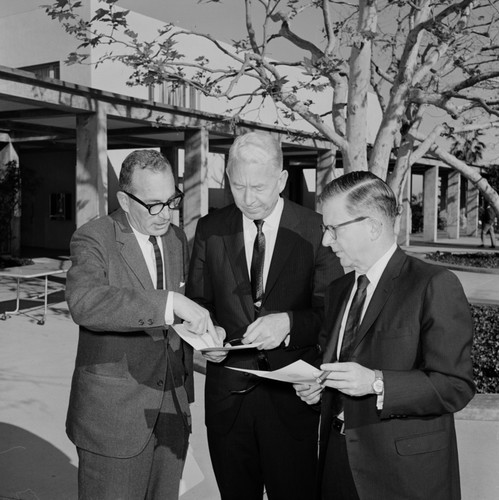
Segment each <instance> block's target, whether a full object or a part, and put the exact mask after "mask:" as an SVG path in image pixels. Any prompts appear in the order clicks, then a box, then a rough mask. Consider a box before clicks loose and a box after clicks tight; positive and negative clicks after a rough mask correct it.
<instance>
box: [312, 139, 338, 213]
mask: <svg viewBox="0 0 499 500" xmlns="http://www.w3.org/2000/svg"><path fill="white" fill-rule="evenodd" d="M335 166H336V148H334V149H330V150H327V151H320V152H319V155H318V157H317V169H316V174H315V199H316V200H317V198H318V196H319V195H320V194H321V193H322V190H323V189H324V186H325V185H326V184H327V183H328V182H330V181H331V180H333V179H334V178H335V174H334V168H335ZM316 208H317V201H316Z"/></svg>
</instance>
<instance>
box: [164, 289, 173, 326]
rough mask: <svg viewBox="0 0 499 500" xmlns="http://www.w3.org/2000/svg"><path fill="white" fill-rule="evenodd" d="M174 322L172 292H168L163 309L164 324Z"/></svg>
mask: <svg viewBox="0 0 499 500" xmlns="http://www.w3.org/2000/svg"><path fill="white" fill-rule="evenodd" d="M174 322H175V314H174V313H173V293H172V292H168V298H167V299H166V309H165V325H173V323H174Z"/></svg>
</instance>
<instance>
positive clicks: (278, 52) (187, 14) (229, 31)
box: [0, 0, 322, 59]
mask: <svg viewBox="0 0 499 500" xmlns="http://www.w3.org/2000/svg"><path fill="white" fill-rule="evenodd" d="M53 1H54V0H0V6H1V13H0V17H4V16H8V15H10V14H14V13H19V12H26V11H29V10H33V9H36V8H37V7H39V6H40V5H44V4H51V3H53ZM254 3H255V4H257V3H258V2H254ZM118 5H120V6H121V7H123V8H125V9H130V10H134V11H136V12H139V13H141V14H144V15H146V16H150V17H154V18H156V19H160V20H162V21H164V22H165V23H167V22H171V23H173V24H176V25H178V26H181V27H183V28H188V29H192V30H195V31H199V32H202V33H208V34H210V35H212V36H215V37H216V38H218V39H219V40H221V41H224V42H228V43H230V42H231V41H232V40H239V39H241V38H243V37H244V36H245V34H246V26H245V19H244V1H243V0H221V1H220V2H217V3H212V2H206V1H201V2H199V1H198V0H119V1H118ZM300 18H302V19H303V20H302V21H301V23H300V25H299V26H298V27H297V29H298V31H299V34H300V35H301V36H306V37H307V38H308V37H309V38H310V39H311V40H312V41H314V42H315V43H317V44H320V41H321V40H322V34H321V33H320V29H318V22H320V18H317V19H314V17H313V14H312V13H311V14H310V15H302V16H300ZM255 24H257V23H255ZM276 28H277V25H276ZM273 45H274V47H275V48H274V51H273V52H272V54H271V55H272V56H274V57H283V58H286V59H289V50H290V45H289V43H288V42H284V41H283V42H282V43H275V44H273Z"/></svg>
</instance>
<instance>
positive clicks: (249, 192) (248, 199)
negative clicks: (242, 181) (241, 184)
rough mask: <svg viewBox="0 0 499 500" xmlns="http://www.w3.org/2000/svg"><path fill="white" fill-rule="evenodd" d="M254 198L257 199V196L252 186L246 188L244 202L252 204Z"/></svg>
mask: <svg viewBox="0 0 499 500" xmlns="http://www.w3.org/2000/svg"><path fill="white" fill-rule="evenodd" d="M254 199H255V196H254V194H253V190H252V189H251V188H246V189H245V190H244V203H245V204H246V205H251V204H252V203H253V200H254Z"/></svg>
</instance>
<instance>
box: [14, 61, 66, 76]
mask: <svg viewBox="0 0 499 500" xmlns="http://www.w3.org/2000/svg"><path fill="white" fill-rule="evenodd" d="M19 69H22V70H23V71H30V72H31V73H34V74H35V76H37V77H40V78H57V79H58V80H59V79H60V78H61V68H60V63H59V62H52V63H46V64H37V65H35V66H24V67H22V68H19Z"/></svg>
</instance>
